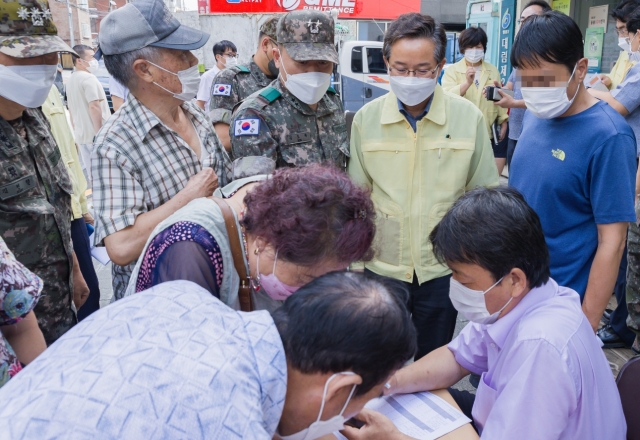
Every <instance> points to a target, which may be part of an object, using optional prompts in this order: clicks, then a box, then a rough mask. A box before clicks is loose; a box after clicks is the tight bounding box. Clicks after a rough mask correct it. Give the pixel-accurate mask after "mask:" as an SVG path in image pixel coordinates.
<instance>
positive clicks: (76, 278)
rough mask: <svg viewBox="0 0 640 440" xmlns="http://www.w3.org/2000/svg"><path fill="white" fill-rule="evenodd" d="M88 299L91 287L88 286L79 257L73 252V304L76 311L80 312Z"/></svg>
mask: <svg viewBox="0 0 640 440" xmlns="http://www.w3.org/2000/svg"><path fill="white" fill-rule="evenodd" d="M87 298H89V286H87V282H86V281H85V279H84V277H83V276H82V272H81V271H80V264H79V263H78V257H76V253H75V252H73V303H74V304H75V306H76V310H80V307H82V305H83V304H84V303H85V301H86V300H87Z"/></svg>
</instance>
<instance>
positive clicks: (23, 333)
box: [0, 310, 47, 365]
mask: <svg viewBox="0 0 640 440" xmlns="http://www.w3.org/2000/svg"><path fill="white" fill-rule="evenodd" d="M0 331H2V335H3V336H4V337H5V338H6V339H7V342H9V345H11V348H13V351H14V352H15V353H16V356H17V357H18V360H19V361H20V362H21V363H23V364H25V365H27V364H29V363H31V361H33V360H34V359H35V358H37V357H38V356H39V355H40V353H42V352H43V351H44V350H45V349H46V348H47V344H46V343H45V342H44V336H42V331H41V330H40V327H38V321H37V320H36V315H35V313H33V310H32V311H30V312H29V313H27V315H26V316H25V317H24V318H23V319H22V320H21V321H19V322H18V323H17V324H12V325H3V326H2V327H0Z"/></svg>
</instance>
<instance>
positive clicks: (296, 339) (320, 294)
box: [273, 272, 417, 395]
mask: <svg viewBox="0 0 640 440" xmlns="http://www.w3.org/2000/svg"><path fill="white" fill-rule="evenodd" d="M408 299H409V293H408V290H407V288H406V287H405V286H404V283H402V282H401V281H396V280H392V279H390V278H384V277H380V276H377V275H369V274H363V273H355V272H330V273H328V274H325V275H323V276H321V277H319V278H316V279H315V280H313V281H311V282H310V283H309V284H306V285H304V286H302V287H301V288H300V289H299V290H298V291H297V292H296V293H294V294H293V295H291V296H290V297H289V298H287V300H286V301H285V302H284V305H283V306H282V307H280V308H279V309H277V310H276V311H275V312H274V313H273V320H274V322H275V323H276V325H277V327H278V331H279V332H280V337H281V339H282V345H283V346H284V351H285V353H286V356H287V362H288V363H289V364H290V365H291V366H292V367H293V368H295V369H297V370H299V371H301V372H302V373H305V374H313V373H339V372H342V371H353V372H354V373H356V374H359V375H360V376H362V383H361V384H360V385H358V387H357V389H356V393H355V394H356V395H363V394H366V393H367V392H369V391H370V390H371V389H372V388H373V387H375V386H376V385H379V384H381V383H382V382H383V381H385V380H386V379H387V378H388V377H389V375H391V374H392V373H393V372H394V371H395V370H397V369H399V368H400V367H402V365H404V363H405V362H407V361H408V360H409V359H411V358H412V357H413V355H414V354H415V352H416V348H417V345H416V330H415V328H414V326H413V324H412V322H411V316H410V315H409V311H408V310H407V307H406V303H407V301H408Z"/></svg>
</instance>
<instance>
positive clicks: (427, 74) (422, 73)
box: [389, 66, 439, 78]
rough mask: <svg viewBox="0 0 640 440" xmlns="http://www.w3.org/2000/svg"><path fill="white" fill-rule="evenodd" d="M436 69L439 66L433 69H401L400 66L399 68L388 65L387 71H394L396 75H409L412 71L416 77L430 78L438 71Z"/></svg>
mask: <svg viewBox="0 0 640 440" xmlns="http://www.w3.org/2000/svg"><path fill="white" fill-rule="evenodd" d="M438 69H439V67H436V68H435V69H433V70H429V69H418V70H409V69H402V68H400V69H399V68H397V67H391V66H389V71H394V72H396V74H397V75H398V76H409V74H410V73H413V74H414V75H415V76H417V77H418V78H432V77H433V76H434V75H435V73H436V72H437V71H438Z"/></svg>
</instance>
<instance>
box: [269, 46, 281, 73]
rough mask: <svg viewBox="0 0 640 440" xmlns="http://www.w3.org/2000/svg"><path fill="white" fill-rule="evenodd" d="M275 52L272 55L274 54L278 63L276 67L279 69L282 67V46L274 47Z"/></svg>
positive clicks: (274, 58)
mask: <svg viewBox="0 0 640 440" xmlns="http://www.w3.org/2000/svg"><path fill="white" fill-rule="evenodd" d="M272 50H273V52H272V53H271V55H272V56H273V61H275V63H276V67H277V68H278V69H281V68H282V52H280V48H279V47H274V48H273V49H272Z"/></svg>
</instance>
